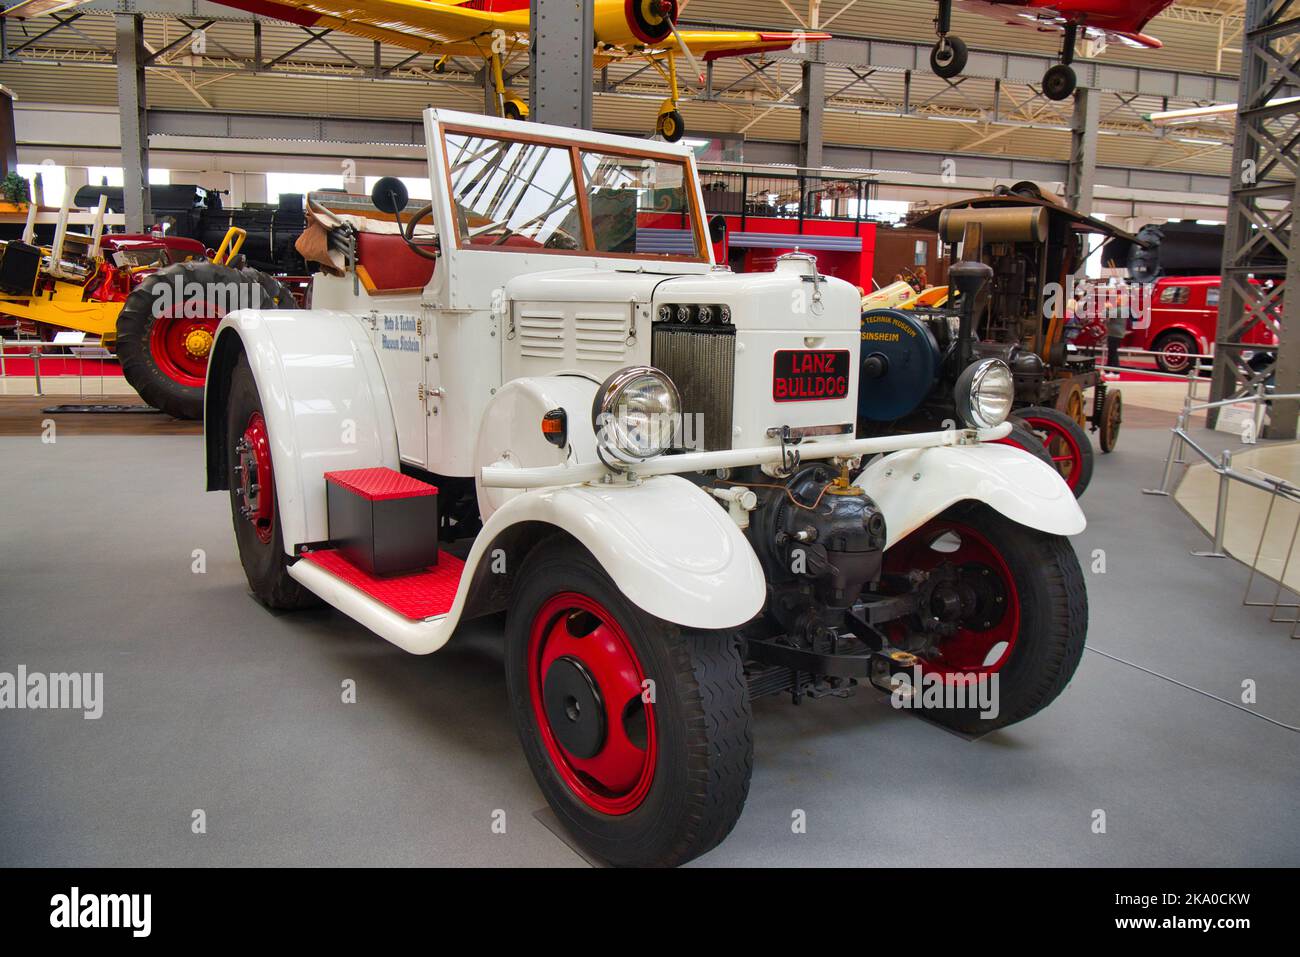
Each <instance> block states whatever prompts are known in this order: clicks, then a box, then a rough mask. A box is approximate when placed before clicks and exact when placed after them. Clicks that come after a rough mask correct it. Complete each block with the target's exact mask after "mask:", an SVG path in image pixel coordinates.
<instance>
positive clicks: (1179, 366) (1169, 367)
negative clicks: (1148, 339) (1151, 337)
mask: <svg viewBox="0 0 1300 957" xmlns="http://www.w3.org/2000/svg"><path fill="white" fill-rule="evenodd" d="M1171 344H1177V345H1180V346H1182V348H1183V351H1184V352H1185V353H1186V354H1187V355H1188V356H1189V357H1190V356H1194V355H1196V353H1197V352H1199V351H1200V348H1199V347H1198V346H1197V345H1196V340H1195V339H1193V338H1192V337H1191V336H1190V335H1189V334H1188V333H1186V332H1181V331H1179V330H1173V331H1171V332H1162V333H1161V334H1160V335H1159V336H1157V337H1156V341H1155V342H1153V343H1152V344H1151V351H1152V352H1154V353H1155V354H1156V366H1157V367H1158V368H1159V369H1160V371H1161V372H1168V373H1171V374H1173V375H1187V370H1188V368H1189V367H1190V366H1191V364H1192V363H1195V362H1199V361H1200V360H1199V359H1192V358H1187V359H1184V360H1183V361H1182V362H1181V363H1173V364H1171V363H1170V362H1169V361H1168V360H1167V359H1165V356H1164V351H1165V350H1166V349H1168V348H1169V346H1170V345H1171Z"/></svg>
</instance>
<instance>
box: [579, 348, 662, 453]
mask: <svg viewBox="0 0 1300 957" xmlns="http://www.w3.org/2000/svg"><path fill="white" fill-rule="evenodd" d="M681 407H682V400H681V395H680V394H679V393H678V391H677V386H675V385H673V380H672V379H670V378H668V376H666V375H665V374H664V373H662V372H660V371H659V370H658V369H656V368H654V367H653V366H628V367H627V368H626V369H620V370H619V371H618V372H615V373H614V374H613V375H612V376H610V377H609V378H608V379H606V380H605V382H604V384H602V385H601V387H600V388H599V389H598V390H597V391H596V399H595V401H594V402H593V403H592V406H591V423H592V427H593V428H594V429H595V430H596V447H597V449H598V450H599V452H600V453H601V458H602V459H603V460H604V461H605V464H606V465H609V466H612V467H615V468H623V467H626V466H629V465H636V464H638V463H640V462H644V461H646V460H647V459H652V458H654V457H655V456H656V455H662V454H663V453H664V452H666V451H667V450H668V449H670V448H672V445H673V440H674V438H675V437H676V435H677V422H678V421H679V420H680V418H681V411H682V408H681Z"/></svg>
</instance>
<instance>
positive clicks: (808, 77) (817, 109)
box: [799, 44, 826, 169]
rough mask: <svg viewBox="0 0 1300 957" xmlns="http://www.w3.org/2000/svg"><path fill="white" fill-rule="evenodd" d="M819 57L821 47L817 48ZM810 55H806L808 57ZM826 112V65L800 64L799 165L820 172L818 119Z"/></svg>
mask: <svg viewBox="0 0 1300 957" xmlns="http://www.w3.org/2000/svg"><path fill="white" fill-rule="evenodd" d="M817 50H818V52H817V55H818V56H820V55H821V44H817ZM811 55H812V54H810V56H811ZM825 110H826V64H825V63H824V62H823V61H821V60H804V62H803V88H802V90H801V91H800V96H799V165H800V166H808V167H812V168H813V169H820V168H821V166H822V146H823V142H824V134H823V125H822V119H823V116H824V115H825Z"/></svg>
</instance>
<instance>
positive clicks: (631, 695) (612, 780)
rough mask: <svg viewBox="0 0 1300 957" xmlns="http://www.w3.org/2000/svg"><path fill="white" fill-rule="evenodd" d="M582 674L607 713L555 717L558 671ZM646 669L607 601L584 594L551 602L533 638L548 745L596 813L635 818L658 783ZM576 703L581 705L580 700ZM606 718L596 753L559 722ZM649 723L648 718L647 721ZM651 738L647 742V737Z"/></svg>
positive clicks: (531, 666) (534, 682) (539, 709)
mask: <svg viewBox="0 0 1300 957" xmlns="http://www.w3.org/2000/svg"><path fill="white" fill-rule="evenodd" d="M555 668H561V669H574V670H575V671H576V672H581V673H582V674H583V675H584V678H585V679H586V680H587V681H589V683H590V686H591V687H592V688H593V689H594V698H595V700H596V701H597V702H598V708H599V714H598V715H593V713H592V712H591V710H590V709H588V711H587V713H586V714H585V716H584V717H579V709H577V708H573V709H571V710H570V711H569V712H568V716H567V717H566V715H565V714H559V715H557V714H556V711H555V710H554V709H553V708H552V709H549V710H550V714H549V715H548V708H547V705H546V698H545V696H544V692H545V688H546V684H547V681H548V678H549V677H550V676H551V672H552V669H555ZM644 681H645V672H644V670H643V669H642V667H641V662H640V661H639V660H638V658H637V655H636V652H635V651H634V650H633V648H632V644H631V642H630V641H629V640H628V638H627V635H626V634H625V633H624V631H623V629H622V627H621V626H620V625H619V623H618V622H617V621H616V620H615V619H614V617H613V615H611V614H610V613H609V612H608V611H607V610H606V609H605V608H604V607H603V606H602V605H601V604H600V603H599V602H597V601H595V600H594V599H592V598H590V597H588V596H586V595H581V594H578V593H576V592H563V593H561V594H558V595H554V596H552V597H551V598H549V599H548V600H547V601H546V602H545V604H543V605H542V607H541V609H539V610H538V612H537V615H536V617H535V618H534V619H533V623H532V626H531V629H530V631H529V636H528V687H529V694H530V697H531V699H532V707H533V717H534V719H535V720H536V722H537V728H538V732H539V734H540V735H541V738H542V744H543V745H544V747H545V748H546V753H547V755H548V756H549V757H550V759H551V763H552V765H553V766H554V768H555V770H556V771H557V773H558V774H559V775H560V778H561V779H562V780H563V781H564V783H565V784H566V785H567V786H568V788H569V790H570V791H572V792H573V794H574V795H575V796H576V797H578V799H579V800H581V801H582V802H583V803H584V804H586V805H587V806H588V807H590V808H591V809H592V810H595V811H599V812H600V813H602V814H610V815H618V814H627V813H629V812H630V811H634V810H635V809H636V808H638V807H640V805H641V803H642V802H643V801H644V800H645V797H646V795H647V794H648V793H649V791H650V784H651V781H652V780H653V779H654V770H655V758H656V754H657V747H656V741H655V721H654V705H653V704H650V703H643V702H642V694H643V686H642V682H644ZM575 704H576V702H575ZM595 718H599V719H603V721H602V725H603V735H600V736H598V737H599V743H598V746H596V747H593V749H592V750H593V751H594V753H591V754H588V755H580V754H576V753H574V750H572V749H571V748H569V747H566V746H565V745H564V744H563V743H562V742H561V736H562V735H564V734H565V733H566V732H567V730H568V729H566V728H563V727H560V728H558V729H557V727H555V726H554V725H553V720H558V721H564V720H593V719H595ZM642 719H643V721H642ZM642 739H643V740H642Z"/></svg>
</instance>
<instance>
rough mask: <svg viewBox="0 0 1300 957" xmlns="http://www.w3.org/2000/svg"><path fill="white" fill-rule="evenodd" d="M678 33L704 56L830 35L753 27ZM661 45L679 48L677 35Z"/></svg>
mask: <svg viewBox="0 0 1300 957" xmlns="http://www.w3.org/2000/svg"><path fill="white" fill-rule="evenodd" d="M678 35H679V36H680V37H681V38H682V39H683V40H685V41H686V46H687V48H688V49H689V50H690V51H691V52H692V53H698V54H701V55H702V56H703V58H704V59H705V60H717V59H720V58H721V57H728V56H749V55H750V54H753V53H768V52H771V51H773V50H788V49H790V47H792V46H794V45H795V44H796V43H817V42H818V41H821V40H829V39H830V38H831V35H830V34H829V33H807V32H803V33H772V32H767V31H763V32H757V31H752V30H679V31H678ZM660 47H661V49H664V50H673V51H676V50H678V49H679V45H678V43H677V40H676V38H675V37H671V36H670V37H668V38H667V39H665V40H664V42H663V43H662V44H660Z"/></svg>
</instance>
